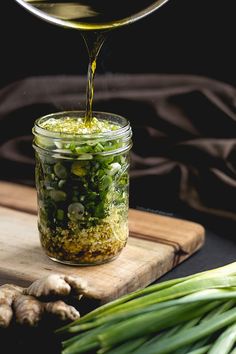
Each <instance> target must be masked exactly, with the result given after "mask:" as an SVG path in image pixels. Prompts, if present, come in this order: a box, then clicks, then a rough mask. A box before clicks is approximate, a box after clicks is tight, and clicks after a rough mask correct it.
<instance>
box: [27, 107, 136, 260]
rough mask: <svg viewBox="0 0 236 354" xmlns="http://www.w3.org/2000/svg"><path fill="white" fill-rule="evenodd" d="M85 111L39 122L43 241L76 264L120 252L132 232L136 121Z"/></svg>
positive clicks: (52, 252) (36, 131)
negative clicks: (132, 155) (90, 116)
mask: <svg viewBox="0 0 236 354" xmlns="http://www.w3.org/2000/svg"><path fill="white" fill-rule="evenodd" d="M84 115H85V113H84V112H82V111H69V112H60V113H55V114H50V115H48V116H45V117H42V118H39V119H38V120H37V121H36V122H35V125H34V128H33V134H34V143H33V146H34V149H35V151H36V170H35V171H36V173H35V177H36V188H37V194H38V228H39V234H40V240H41V244H42V247H43V249H44V250H45V252H46V254H47V255H48V256H49V257H50V258H51V259H52V260H55V261H58V262H62V263H68V264H75V265H76V264H78V265H90V264H101V263H105V262H107V261H110V260H112V259H114V258H116V257H117V256H118V255H119V253H120V252H121V250H122V249H123V248H124V246H125V245H126V242H127V238H128V208H129V203H128V200H129V152H130V149H131V146H132V141H131V136H132V131H131V127H130V124H129V122H128V121H127V120H126V119H125V118H123V117H121V116H118V115H115V114H111V113H103V112H94V117H93V119H92V121H91V122H90V123H86V122H85V120H84Z"/></svg>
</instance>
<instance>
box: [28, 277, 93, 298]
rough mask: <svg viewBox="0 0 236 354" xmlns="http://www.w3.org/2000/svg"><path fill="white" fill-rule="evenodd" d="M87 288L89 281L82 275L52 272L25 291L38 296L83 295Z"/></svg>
mask: <svg viewBox="0 0 236 354" xmlns="http://www.w3.org/2000/svg"><path fill="white" fill-rule="evenodd" d="M86 289H87V282H86V281H85V280H83V279H82V278H80V277H74V276H70V275H64V274H50V275H48V276H46V277H43V278H41V279H38V280H36V281H35V282H34V283H33V284H31V285H30V286H29V287H28V288H27V289H25V291H24V293H25V294H26V295H33V296H36V297H37V298H38V297H43V298H45V297H50V296H60V297H62V296H68V295H70V294H71V293H73V294H74V295H81V294H83V293H84V292H85V291H86Z"/></svg>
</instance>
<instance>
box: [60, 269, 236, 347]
mask: <svg viewBox="0 0 236 354" xmlns="http://www.w3.org/2000/svg"><path fill="white" fill-rule="evenodd" d="M57 333H59V334H60V335H62V336H65V337H66V340H64V341H63V342H62V345H63V351H62V353H63V354H77V353H98V354H103V353H107V354H131V353H132V354H143V353H145V354H168V353H171V354H174V353H175V354H204V353H209V354H228V353H230V354H235V353H236V262H235V263H231V264H229V265H226V266H224V267H221V268H217V269H213V270H210V271H206V272H202V273H198V274H195V275H192V276H188V277H185V278H179V279H174V280H170V281H165V282H162V283H159V284H155V285H152V286H149V287H147V288H145V289H143V290H139V291H136V292H133V293H131V294H128V295H125V296H123V297H121V298H120V299H118V300H115V301H112V302H110V303H108V304H106V305H103V306H101V307H99V308H98V309H96V310H94V311H92V312H90V313H89V314H87V315H85V316H84V317H83V318H81V319H79V320H77V321H75V322H73V323H71V324H69V325H67V326H65V327H63V328H60V329H59V330H57Z"/></svg>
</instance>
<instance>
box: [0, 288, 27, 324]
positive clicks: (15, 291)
mask: <svg viewBox="0 0 236 354" xmlns="http://www.w3.org/2000/svg"><path fill="white" fill-rule="evenodd" d="M22 292H23V289H22V288H20V287H19V286H17V285H13V284H5V285H2V286H0V328H1V327H2V328H6V327H8V326H9V324H10V322H11V320H12V317H13V310H12V304H13V302H14V300H15V298H16V297H17V296H19V295H21V294H22Z"/></svg>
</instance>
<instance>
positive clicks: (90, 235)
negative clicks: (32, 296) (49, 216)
mask: <svg viewBox="0 0 236 354" xmlns="http://www.w3.org/2000/svg"><path fill="white" fill-rule="evenodd" d="M72 234H73V236H72ZM40 236H41V243H42V246H43V248H44V249H45V251H46V253H47V254H48V256H49V257H52V258H56V259H58V260H60V259H61V260H63V261H68V262H69V261H70V262H74V263H78V264H79V263H81V264H86V263H103V262H105V261H107V260H109V259H112V258H114V257H116V256H117V255H118V254H119V253H120V252H121V250H122V249H123V248H124V246H125V245H126V242H127V239H128V222H127V221H126V219H125V218H124V216H122V215H120V214H119V213H117V211H115V210H114V211H113V213H111V214H110V215H109V216H108V217H107V218H105V219H103V220H101V222H100V223H99V224H98V225H96V226H92V227H90V228H86V229H80V230H79V229H78V228H77V225H76V223H74V222H69V223H68V228H67V229H63V228H61V227H57V228H56V233H55V235H53V236H52V233H51V230H50V229H49V228H46V229H44V230H41V235H40Z"/></svg>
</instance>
